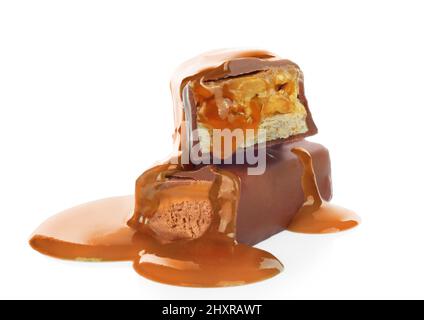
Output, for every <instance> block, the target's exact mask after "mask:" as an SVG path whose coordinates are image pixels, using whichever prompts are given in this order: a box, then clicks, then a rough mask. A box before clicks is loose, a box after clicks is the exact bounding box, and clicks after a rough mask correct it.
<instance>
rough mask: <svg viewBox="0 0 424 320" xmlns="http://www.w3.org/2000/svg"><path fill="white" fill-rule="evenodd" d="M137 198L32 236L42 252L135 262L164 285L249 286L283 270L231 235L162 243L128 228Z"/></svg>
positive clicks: (54, 221) (77, 213)
mask: <svg viewBox="0 0 424 320" xmlns="http://www.w3.org/2000/svg"><path fill="white" fill-rule="evenodd" d="M133 202H134V197H133V196H125V197H114V198H108V199H103V200H98V201H94V202H90V203H86V204H83V205H80V206H77V207H74V208H71V209H68V210H65V211H63V212H62V213H59V214H57V215H55V216H53V217H52V218H50V219H48V220H47V221H46V222H44V223H43V224H42V225H41V226H40V227H39V228H38V229H37V230H36V231H35V232H34V234H33V235H32V238H31V240H30V245H31V247H32V248H33V249H35V250H37V251H38V252H40V253H42V254H45V255H48V256H51V257H55V258H60V259H68V260H78V261H134V269H135V270H136V271H137V273H138V274H140V275H142V276H144V277H146V278H148V279H151V280H154V281H157V282H161V283H166V284H171V285H178V286H190V287H222V286H234V285H243V284H249V283H253V282H258V281H262V280H265V279H268V278H271V277H273V276H275V275H277V274H279V273H280V272H282V270H283V268H284V267H283V265H282V264H281V262H280V261H279V260H278V259H277V258H275V257H274V256H273V255H272V254H270V253H268V252H266V251H263V250H259V249H256V248H253V247H250V246H247V245H243V244H237V243H235V241H234V239H231V238H229V237H227V236H226V235H223V234H222V235H216V234H214V235H213V236H212V235H211V236H207V237H205V238H199V239H197V240H193V241H175V242H170V243H161V242H159V241H158V240H157V239H155V238H154V237H152V236H151V235H150V232H149V231H146V232H144V231H143V230H140V231H135V230H133V229H131V228H130V227H128V226H127V221H128V219H129V218H130V217H131V214H132V212H133V208H134V205H133Z"/></svg>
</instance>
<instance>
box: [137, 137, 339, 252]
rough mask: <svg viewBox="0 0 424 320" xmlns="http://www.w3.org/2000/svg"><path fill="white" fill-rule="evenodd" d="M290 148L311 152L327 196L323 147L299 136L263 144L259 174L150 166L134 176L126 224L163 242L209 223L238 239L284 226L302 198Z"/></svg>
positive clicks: (229, 168) (259, 237) (260, 236)
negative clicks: (263, 162)
mask: <svg viewBox="0 0 424 320" xmlns="http://www.w3.org/2000/svg"><path fill="white" fill-rule="evenodd" d="M293 148H304V149H305V150H307V151H308V152H309V153H310V154H311V156H312V159H313V165H314V170H315V173H316V179H317V184H318V187H319V189H320V192H321V196H322V198H323V200H326V201H328V200H330V199H331V196H332V186H331V166H330V158H329V153H328V150H327V149H326V148H325V147H323V146H322V145H319V144H316V143H312V142H309V141H306V140H300V141H293V142H290V143H285V144H276V145H273V146H268V147H267V150H266V151H267V153H266V157H267V168H266V170H265V173H264V174H262V175H249V174H248V170H247V169H248V165H247V164H245V165H235V164H234V165H225V164H222V165H203V166H198V167H195V168H193V169H191V170H187V169H184V170H182V169H181V168H179V167H178V166H175V165H163V166H161V167H156V168H154V169H151V170H149V171H147V172H146V173H144V174H143V175H142V176H141V177H140V178H139V180H138V183H137V188H136V208H135V214H134V216H133V218H132V219H131V220H130V222H129V224H130V225H131V226H132V227H133V228H136V229H140V228H147V229H149V230H150V231H151V233H152V234H153V235H155V236H156V237H157V238H158V239H159V240H160V241H165V242H166V241H175V240H194V239H198V238H200V237H202V236H203V235H204V234H205V233H206V232H208V231H209V230H210V229H211V228H212V229H214V230H218V231H219V232H220V233H224V234H226V235H228V236H229V237H233V238H234V239H236V240H237V241H238V242H240V243H244V244H248V245H254V244H257V243H259V242H261V241H263V240H265V239H267V238H269V237H271V236H272V235H274V234H276V233H278V232H280V231H283V230H284V229H286V228H287V227H288V225H289V224H290V221H291V220H292V219H293V217H294V216H295V215H296V213H297V212H298V210H299V209H300V208H301V207H302V205H303V204H304V202H305V200H304V193H303V189H302V184H301V181H302V174H303V168H302V165H301V163H300V161H299V160H298V158H297V156H296V155H295V154H293V153H292V151H291V150H292V149H293Z"/></svg>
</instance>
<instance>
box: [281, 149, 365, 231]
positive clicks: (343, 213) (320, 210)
mask: <svg viewBox="0 0 424 320" xmlns="http://www.w3.org/2000/svg"><path fill="white" fill-rule="evenodd" d="M292 152H293V153H294V154H296V155H297V157H298V158H299V160H300V161H301V162H302V165H303V168H304V172H303V176H302V188H303V192H304V194H305V203H304V204H303V206H302V207H301V208H300V210H299V212H298V213H297V214H296V216H295V217H294V218H293V220H292V222H291V223H290V225H289V227H288V230H290V231H293V232H298V233H310V234H319V233H335V232H340V231H344V230H348V229H352V228H354V227H356V226H358V225H359V223H360V222H361V219H360V217H359V216H358V215H357V214H356V213H355V212H353V211H350V210H348V209H345V208H342V207H339V206H336V205H333V204H331V203H329V202H327V201H324V200H323V199H322V197H321V194H320V192H319V189H318V185H317V181H316V177H315V172H314V168H313V166H312V157H311V155H310V153H309V152H308V151H307V150H305V149H303V148H293V149H292Z"/></svg>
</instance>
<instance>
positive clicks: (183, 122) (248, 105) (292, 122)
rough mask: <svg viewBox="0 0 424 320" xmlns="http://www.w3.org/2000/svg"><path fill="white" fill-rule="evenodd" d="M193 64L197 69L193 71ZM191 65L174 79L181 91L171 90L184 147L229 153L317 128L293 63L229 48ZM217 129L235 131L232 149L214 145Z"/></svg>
mask: <svg viewBox="0 0 424 320" xmlns="http://www.w3.org/2000/svg"><path fill="white" fill-rule="evenodd" d="M199 59H200V58H199ZM193 65H195V66H196V67H197V68H199V69H198V70H197V71H194V70H195V69H194V68H195V67H193ZM188 66H190V68H187V67H186V69H189V70H185V69H184V67H183V68H182V69H181V71H180V73H179V74H180V75H179V76H178V77H175V78H174V79H175V80H174V81H173V83H172V88H173V90H174V91H176V90H178V91H179V92H178V94H177V93H176V92H173V93H174V95H175V96H176V97H177V100H176V101H175V107H174V108H175V109H176V111H175V114H176V116H175V119H176V125H177V129H178V132H177V136H179V138H180V141H179V144H180V148H181V149H182V150H183V152H191V150H193V149H194V148H195V146H197V148H198V149H199V150H200V153H201V154H213V156H214V157H215V158H226V157H228V155H231V154H232V153H234V152H235V151H236V150H238V149H241V148H248V147H250V146H254V145H258V144H261V143H267V144H268V145H272V144H278V143H281V142H283V141H289V140H294V139H299V138H301V137H306V136H311V135H313V134H315V133H317V128H316V126H315V124H314V121H313V119H312V116H311V114H310V112H309V108H308V102H307V100H306V97H305V92H304V84H303V73H302V72H301V70H300V68H299V67H298V66H297V65H296V64H294V63H293V62H291V61H289V60H282V59H279V58H277V57H276V56H274V55H273V54H271V53H267V52H258V51H253V52H246V51H244V52H241V53H237V52H231V51H230V52H224V53H223V52H216V53H214V54H210V55H208V56H207V57H206V58H205V57H204V56H203V57H202V58H201V59H200V62H199V61H197V60H196V59H194V60H192V62H191V64H188ZM190 72H192V73H193V74H190ZM181 74H183V75H184V76H183V75H181ZM177 88H178V89H177ZM217 130H221V131H222V130H227V132H228V130H229V131H230V132H231V134H232V135H233V136H234V139H235V140H236V141H234V142H232V143H231V150H222V148H221V147H219V148H217V149H214V144H216V141H217V140H216V139H217V138H218V139H221V136H219V135H218V137H217V136H216V134H217ZM217 151H218V152H219V153H218V154H217ZM196 154H199V152H197V151H196Z"/></svg>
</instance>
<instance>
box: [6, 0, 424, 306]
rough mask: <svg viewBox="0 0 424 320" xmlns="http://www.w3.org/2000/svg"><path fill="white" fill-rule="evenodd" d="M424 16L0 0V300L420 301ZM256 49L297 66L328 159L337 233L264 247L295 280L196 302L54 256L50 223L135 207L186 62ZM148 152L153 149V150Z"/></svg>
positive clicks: (198, 292)
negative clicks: (349, 212)
mask: <svg viewBox="0 0 424 320" xmlns="http://www.w3.org/2000/svg"><path fill="white" fill-rule="evenodd" d="M423 9H424V7H423V5H422V1H405V0H404V1H396V2H395V1H387V0H385V1H359V0H356V1H349V2H348V1H308V2H306V1H281V0H279V1H266V0H261V1H228V0H226V1H218V0H213V1H212V0H210V1H199V0H197V1H159V0H155V1H105V0H102V1H88V0H83V1H77V0H74V1H56V0H55V1H19V0H14V1H1V2H0V218H1V220H0V240H1V241H0V270H1V272H0V298H135V299H156V298H181V299H186V298H187V299H189V298H199V299H212V298H224V299H227V298H228V299H230V298H233V299H245V298H249V299H255V298H264V299H267V298H280V299H285V298H324V299H325V298H424V290H423V289H424V287H423V286H424V271H423V270H424V251H423V246H424V212H423V204H422V201H423V189H424V184H423V181H424V180H423V178H424V174H423V163H424V161H423V155H424V153H423V140H422V139H423V132H424V131H423V130H424V127H423V123H424V122H423V121H424V119H423V117H424V111H423V110H424V103H423V90H424V88H423V86H424V62H423V57H424V44H423V30H424V19H423V13H424V10H423ZM246 46H247V47H259V48H265V49H269V50H272V51H274V52H276V53H278V54H279V55H281V56H283V57H286V58H289V59H292V60H294V61H296V62H297V63H298V64H300V66H301V67H302V68H303V71H304V73H305V78H306V93H307V96H308V99H309V102H310V107H311V109H312V112H313V114H314V117H315V120H316V123H317V125H318V127H319V129H320V133H319V135H317V136H315V137H313V139H311V140H313V141H318V142H321V143H323V144H324V145H326V146H327V147H328V148H329V149H330V151H331V155H332V161H333V174H334V177H333V178H334V190H335V197H334V202H336V203H338V204H341V205H343V206H346V207H349V208H351V209H355V210H356V211H357V212H358V213H359V214H360V215H361V216H362V218H363V224H362V225H361V226H360V227H359V228H358V229H356V230H354V231H351V232H347V233H345V234H340V235H333V236H300V235H296V234H290V233H288V232H286V233H282V234H280V235H278V236H276V237H274V238H272V239H271V240H268V241H266V242H264V243H262V244H261V245H260V247H261V248H264V249H266V250H269V251H270V252H272V253H274V254H275V255H276V256H277V257H279V258H280V259H281V260H282V261H283V262H284V263H285V265H286V272H285V273H283V274H282V275H280V276H278V277H276V278H273V279H271V280H269V281H265V282H262V283H259V284H255V285H249V286H246V287H238V288H226V289H187V288H178V287H171V286H165V285H160V284H157V283H153V282H150V281H148V280H145V279H143V278H140V277H139V276H138V275H136V273H135V272H133V270H132V269H131V265H130V263H118V264H83V263H72V262H63V261H59V260H55V259H51V258H47V257H44V256H42V255H40V254H38V253H36V252H34V251H32V250H31V249H30V247H29V246H28V244H27V240H28V237H29V236H30V234H31V232H32V231H33V230H34V229H35V228H36V227H37V226H38V225H39V224H40V223H41V222H42V221H43V220H44V219H45V218H47V217H49V216H50V215H52V214H54V213H56V212H58V211H61V210H63V209H65V208H67V207H70V206H74V205H76V204H79V203H82V202H86V201H91V200H95V199H98V198H103V197H109V196H115V195H124V194H130V193H132V191H133V185H134V181H135V179H136V177H137V176H138V175H139V174H141V173H142V172H143V170H145V169H147V168H148V167H149V166H150V165H152V164H153V163H155V162H157V161H158V160H161V159H163V158H164V157H165V156H166V155H167V154H168V153H169V152H170V151H171V143H172V141H171V134H172V130H173V118H172V117H173V116H172V104H171V103H172V102H171V96H170V92H169V79H170V76H171V74H172V72H173V70H174V69H175V68H176V67H177V66H178V65H179V64H180V63H181V62H183V61H184V60H186V59H188V58H190V57H192V56H194V55H197V54H199V53H201V52H204V51H208V50H211V49H217V48H228V47H246ZM153 137H154V139H152V138H153Z"/></svg>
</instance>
